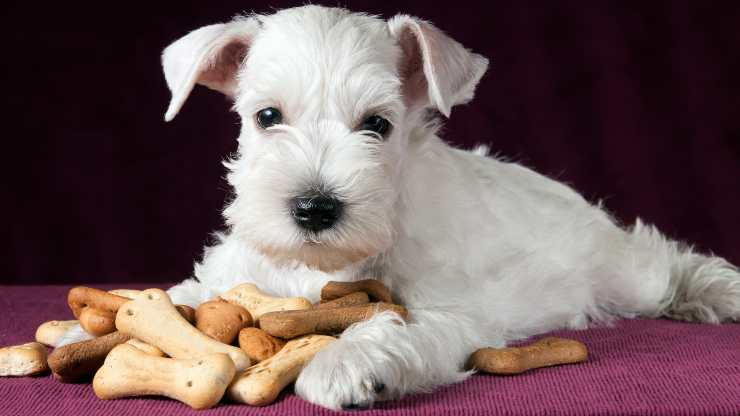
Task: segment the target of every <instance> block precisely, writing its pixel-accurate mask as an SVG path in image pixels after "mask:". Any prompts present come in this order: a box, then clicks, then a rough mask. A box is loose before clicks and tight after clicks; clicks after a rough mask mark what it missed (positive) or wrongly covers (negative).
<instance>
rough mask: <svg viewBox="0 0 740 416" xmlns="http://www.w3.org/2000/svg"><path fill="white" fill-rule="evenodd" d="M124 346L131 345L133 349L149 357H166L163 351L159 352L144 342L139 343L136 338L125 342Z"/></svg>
mask: <svg viewBox="0 0 740 416" xmlns="http://www.w3.org/2000/svg"><path fill="white" fill-rule="evenodd" d="M126 344H128V345H133V346H134V347H136V348H138V349H140V350H141V351H143V352H145V353H147V354H149V355H152V356H155V357H164V356H165V355H167V354H165V353H164V351H162V350H160V349H159V348H157V347H155V346H154V345H149V344H147V343H146V342H143V341H139V340H138V339H136V338H131V339H130V340H128V341H126Z"/></svg>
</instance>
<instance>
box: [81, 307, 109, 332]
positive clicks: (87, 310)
mask: <svg viewBox="0 0 740 416" xmlns="http://www.w3.org/2000/svg"><path fill="white" fill-rule="evenodd" d="M77 319H79V322H80V326H81V327H82V329H84V330H85V332H87V333H88V334H90V335H92V336H95V337H100V336H103V335H105V334H110V333H111V332H113V331H115V330H116V313H115V312H108V311H103V310H99V309H95V308H91V307H89V306H88V307H84V308H82V310H81V311H80V314H79V316H78V317H77Z"/></svg>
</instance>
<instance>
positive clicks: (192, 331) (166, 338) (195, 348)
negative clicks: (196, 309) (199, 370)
mask: <svg viewBox="0 0 740 416" xmlns="http://www.w3.org/2000/svg"><path fill="white" fill-rule="evenodd" d="M116 328H118V330H119V331H121V332H122V333H125V334H128V335H130V336H131V337H134V338H137V339H140V340H141V341H144V342H146V343H147V344H151V345H154V346H156V347H157V348H159V349H161V350H162V351H164V352H165V354H167V355H169V356H170V357H172V358H183V359H189V358H198V357H200V356H203V355H207V354H212V353H217V352H220V353H225V354H227V355H228V356H229V357H230V358H231V359H232V360H233V361H234V365H235V367H236V369H237V371H243V370H244V369H246V368H247V367H249V364H250V362H249V357H247V354H246V353H245V352H244V351H242V350H241V349H239V348H236V347H232V346H230V345H225V344H222V343H220V342H218V341H216V340H214V339H212V338H209V337H208V336H207V335H205V334H203V333H202V332H200V331H198V329H196V328H195V327H194V326H192V325H190V324H189V323H188V322H187V321H186V320H185V319H184V318H183V317H182V316H180V314H179V313H178V311H177V309H175V306H174V305H173V304H172V301H170V298H169V296H167V293H165V292H164V291H163V290H160V289H147V290H145V291H143V292H142V293H141V294H140V295H139V296H138V297H137V298H136V299H134V300H131V301H129V302H127V303H126V304H124V305H123V306H122V307H121V308H120V309H119V310H118V313H117V314H116Z"/></svg>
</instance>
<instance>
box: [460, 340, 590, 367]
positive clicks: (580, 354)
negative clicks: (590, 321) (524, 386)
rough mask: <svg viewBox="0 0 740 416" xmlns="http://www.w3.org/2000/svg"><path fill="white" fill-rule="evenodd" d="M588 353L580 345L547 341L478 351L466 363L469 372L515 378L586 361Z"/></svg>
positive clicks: (569, 342) (569, 341) (578, 343)
mask: <svg viewBox="0 0 740 416" xmlns="http://www.w3.org/2000/svg"><path fill="white" fill-rule="evenodd" d="M587 359H588V350H587V349H586V346H585V345H583V344H582V343H580V342H578V341H576V340H572V339H564V338H555V337H548V338H543V339H541V340H539V341H537V342H535V343H533V344H530V345H526V346H523V347H514V348H481V349H479V350H478V351H476V352H474V353H473V355H471V356H470V359H469V360H468V367H469V368H476V369H478V370H480V371H484V372H486V373H491V374H519V373H523V372H525V371H527V370H531V369H534V368H540V367H549V366H553V365H560V364H573V363H579V362H582V361H586V360H587Z"/></svg>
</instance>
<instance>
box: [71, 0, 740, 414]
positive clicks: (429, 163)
mask: <svg viewBox="0 0 740 416" xmlns="http://www.w3.org/2000/svg"><path fill="white" fill-rule="evenodd" d="M162 63H163V67H164V74H165V77H166V80H167V84H168V86H169V88H170V90H171V91H172V101H171V103H170V105H169V108H168V109H167V113H166V115H165V119H166V120H168V121H169V120H172V119H173V118H174V117H175V115H176V114H177V113H178V111H179V110H180V108H181V107H182V105H183V104H184V103H185V100H186V99H187V97H188V95H189V94H190V92H191V90H192V89H193V88H194V86H195V85H196V84H201V85H205V86H207V87H209V88H211V89H214V90H216V91H220V92H222V93H224V94H226V95H227V96H229V97H231V98H233V101H234V106H233V109H234V110H235V111H236V112H237V113H238V114H239V115H240V116H241V119H242V126H241V134H240V136H239V138H238V142H239V148H238V154H237V155H236V156H235V157H234V158H233V159H231V160H228V161H227V162H226V163H225V164H226V167H227V168H228V170H229V174H228V181H229V183H230V184H231V185H232V186H233V189H234V193H235V196H234V198H233V200H231V201H230V202H229V204H228V206H227V207H226V208H225V210H224V217H225V219H226V222H227V225H228V229H227V231H225V232H224V233H221V234H218V242H217V244H215V245H214V246H212V247H208V248H206V250H205V254H204V257H203V260H202V262H200V263H199V264H196V265H195V278H193V279H190V280H186V281H184V282H183V283H181V284H179V285H177V286H175V287H173V288H171V289H170V290H169V294H170V295H171V297H172V299H173V301H174V302H176V303H181V304H188V305H192V306H196V305H197V304H199V303H200V302H203V301H206V300H209V299H211V298H213V297H214V296H217V295H219V294H220V293H221V292H223V291H225V290H228V289H230V288H231V287H233V286H235V285H237V284H239V283H242V282H253V283H255V284H257V285H258V286H259V287H260V288H261V289H262V290H264V291H266V292H268V293H271V294H274V295H278V296H305V297H307V298H309V299H310V300H312V301H316V300H317V299H318V298H319V293H320V289H321V287H322V286H323V285H324V284H325V283H326V282H327V281H330V280H339V281H352V280H356V279H361V278H368V277H374V278H378V279H381V280H382V281H383V282H384V283H385V284H386V285H387V286H389V287H390V288H391V290H392V291H393V293H394V296H395V300H396V301H397V302H399V303H401V304H403V305H405V306H406V307H407V308H408V309H409V311H410V318H409V320H408V321H407V322H400V319H399V317H398V316H397V315H394V314H393V313H390V312H388V313H383V314H380V315H376V316H375V317H374V318H372V319H370V320H369V321H366V322H362V323H359V324H356V325H354V326H352V327H351V328H349V329H348V330H347V331H345V332H344V333H343V334H342V335H341V338H340V339H339V340H338V341H337V342H335V343H334V344H332V345H331V346H329V347H327V348H326V349H324V350H322V351H320V352H319V353H318V354H317V355H316V356H315V358H314V359H313V360H312V361H311V362H310V363H309V364H308V366H307V367H306V368H305V369H304V370H303V372H302V373H301V375H300V377H299V378H298V381H297V382H296V388H295V390H296V392H297V393H298V394H299V395H301V396H302V397H304V398H305V399H306V400H308V401H310V402H313V403H317V404H319V405H322V406H325V407H328V408H331V409H340V408H357V407H366V406H369V405H371V404H372V403H373V402H375V401H377V400H384V399H389V398H397V397H399V396H401V395H404V394H407V393H412V392H419V391H429V390H431V389H433V388H434V387H435V386H439V385H443V384H449V383H455V382H459V381H461V380H464V379H465V378H466V377H468V376H469V375H470V372H469V371H466V370H465V369H464V364H465V361H466V359H467V358H468V356H469V355H470V354H471V353H472V352H473V351H474V350H476V349H477V348H480V347H484V346H494V347H500V346H503V345H505V344H506V343H507V342H509V341H512V340H519V339H523V338H526V337H529V336H532V335H535V334H539V333H542V332H545V331H550V330H553V329H558V328H585V327H586V326H587V325H589V324H591V323H604V322H609V321H610V320H612V319H615V318H624V317H635V316H645V317H659V316H665V317H670V318H676V319H683V320H689V321H701V322H711V323H719V322H723V321H732V320H738V318H740V273H738V269H737V268H736V267H734V266H733V265H731V264H729V263H728V262H727V261H725V260H724V259H722V258H718V257H711V256H705V255H702V254H699V253H696V252H693V251H692V250H691V248H690V247H688V246H685V245H682V244H680V243H678V242H675V241H670V240H668V239H666V238H665V237H664V236H662V235H661V234H660V233H659V232H658V231H657V230H656V229H655V228H654V227H652V226H650V225H646V224H644V223H643V222H641V221H640V220H638V221H637V222H636V224H634V225H633V226H631V227H628V228H623V227H620V226H619V225H618V224H617V223H616V222H615V220H614V219H613V218H611V217H610V216H609V214H608V213H606V212H605V211H604V210H603V209H602V208H601V207H600V206H598V205H597V206H594V205H592V204H590V203H589V202H587V201H586V200H585V199H584V198H583V197H581V196H580V195H579V194H578V193H576V192H575V191H574V190H573V189H571V188H570V187H568V186H566V185H564V184H561V183H558V182H556V181H553V180H551V179H549V178H547V177H545V176H542V175H539V174H537V173H535V172H533V171H532V170H529V169H527V168H526V167H523V166H521V165H518V164H515V163H507V162H505V161H501V160H496V159H495V158H492V157H488V156H487V155H486V153H487V152H486V149H485V148H479V149H476V150H473V151H463V150H459V149H455V148H453V147H450V146H448V145H447V144H446V143H445V142H444V141H442V140H441V139H440V138H439V137H438V136H437V134H436V133H437V129H438V126H439V122H438V121H437V119H436V118H435V114H438V113H441V114H442V115H444V116H446V117H449V115H450V112H451V109H452V107H453V106H455V105H457V104H462V103H466V102H468V101H469V100H471V99H472V98H473V93H474V90H475V87H476V84H478V81H479V80H480V78H481V76H482V75H483V73H484V72H485V71H486V67H487V65H488V61H487V59H486V58H484V57H483V56H480V55H477V54H475V53H472V52H471V51H469V50H467V49H466V48H464V47H463V46H462V45H461V44H459V43H458V42H456V41H455V40H453V39H451V38H450V37H449V36H447V35H446V34H445V33H443V32H442V31H441V30H439V29H437V28H436V27H435V26H433V25H432V24H430V23H429V22H426V21H424V20H420V19H418V18H415V17H411V16H407V15H397V16H395V17H393V18H391V19H390V20H387V21H385V20H381V19H379V18H378V17H375V16H369V15H366V14H359V13H351V12H349V11H347V10H344V9H340V8H325V7H319V6H305V7H298V8H293V9H286V10H282V11H279V12H277V13H275V14H271V15H257V14H254V15H249V16H244V17H237V18H235V19H234V20H232V21H230V22H228V23H224V24H216V25H211V26H206V27H203V28H200V29H198V30H195V31H193V32H191V33H189V34H187V35H186V36H184V37H183V38H181V39H179V40H177V41H176V42H174V43H173V44H172V45H170V46H169V47H167V48H166V49H165V51H164V54H163V57H162ZM74 337H75V334H74V333H71V334H69V337H68V340H67V341H69V339H71V338H74ZM76 337H77V338H79V337H80V333H79V330H78V331H77V335H76Z"/></svg>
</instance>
